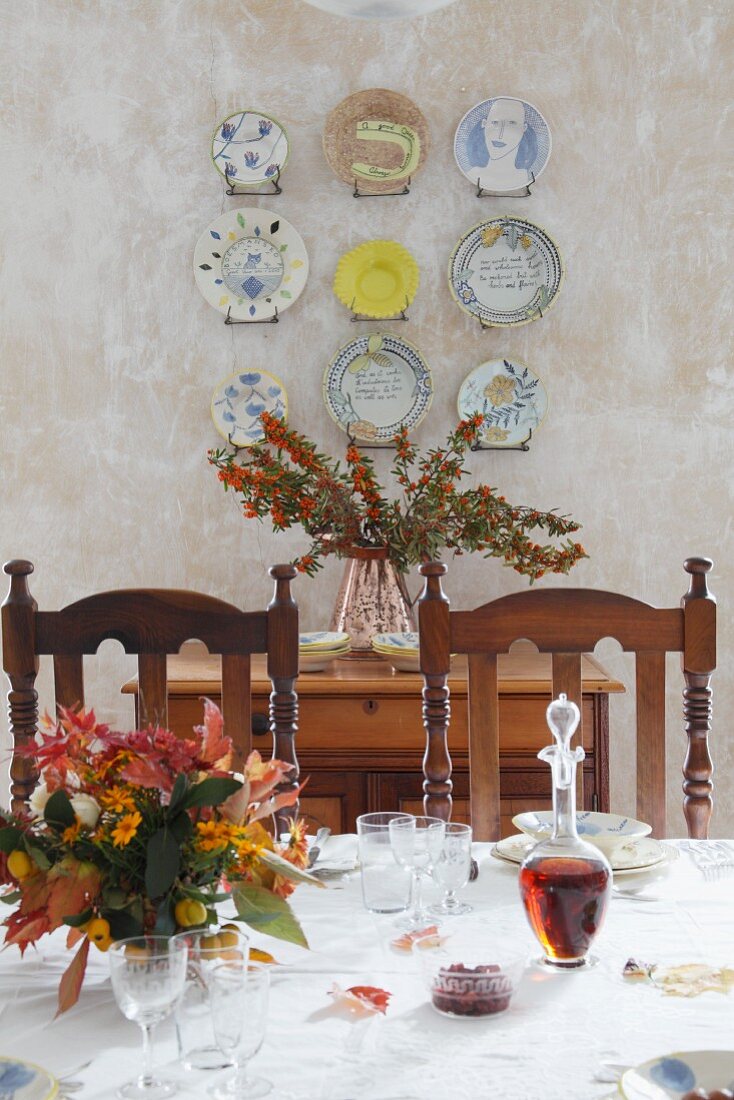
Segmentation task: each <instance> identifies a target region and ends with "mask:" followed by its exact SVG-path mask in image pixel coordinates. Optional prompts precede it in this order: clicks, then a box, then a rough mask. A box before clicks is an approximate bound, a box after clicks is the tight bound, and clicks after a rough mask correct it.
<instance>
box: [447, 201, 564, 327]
mask: <svg viewBox="0 0 734 1100" xmlns="http://www.w3.org/2000/svg"><path fill="white" fill-rule="evenodd" d="M562 281H563V262H562V260H561V254H560V252H559V251H558V247H557V246H556V244H555V242H554V241H552V240H551V238H550V237H549V236H548V234H547V233H546V232H545V230H544V229H541V228H540V226H539V225H535V224H534V223H533V222H529V221H526V220H525V219H524V218H489V219H488V220H487V221H483V222H479V223H478V224H477V225H474V226H472V228H471V229H470V230H469V231H468V232H467V233H465V234H464V236H463V237H462V238H461V240H460V241H459V243H458V244H457V246H456V248H455V249H454V251H453V254H452V256H451V259H450V260H449V287H450V288H451V294H452V296H453V298H454V301H455V302H456V303H457V305H459V306H460V307H461V309H463V310H464V311H465V312H466V313H469V314H471V315H472V317H476V318H478V320H479V321H480V322H481V323H482V325H486V326H488V327H492V326H505V325H526V324H528V322H530V321H535V320H537V319H538V318H539V317H542V316H543V314H544V313H545V312H546V311H547V310H548V309H550V307H551V305H552V304H553V303H554V302H555V300H556V298H557V296H558V291H559V290H560V288H561V283H562Z"/></svg>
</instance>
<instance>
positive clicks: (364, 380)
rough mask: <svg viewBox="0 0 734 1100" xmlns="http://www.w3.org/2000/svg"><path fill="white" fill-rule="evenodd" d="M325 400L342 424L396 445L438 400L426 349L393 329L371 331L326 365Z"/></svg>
mask: <svg viewBox="0 0 734 1100" xmlns="http://www.w3.org/2000/svg"><path fill="white" fill-rule="evenodd" d="M323 393H324V402H325V404H326V408H327V409H328V411H329V413H330V415H331V416H332V417H333V419H334V420H335V421H336V422H337V424H338V425H339V427H340V428H342V429H343V430H344V431H345V432H349V433H350V434H351V435H352V436H354V438H355V439H359V440H362V441H364V442H365V443H392V441H393V438H394V436H395V435H396V434H397V432H398V431H399V430H400V429H401V428H402V427H406V428H408V429H413V428H415V427H417V425H418V424H420V422H421V420H422V419H423V417H424V416H425V415H426V413H427V412H428V410H429V408H430V406H431V400H432V398H433V382H432V380H431V371H430V369H429V367H428V364H427V363H426V361H425V360H424V358H423V356H422V355H421V353H420V352H419V351H418V349H417V348H416V347H414V346H413V345H412V344H409V343H408V341H407V340H403V339H402V337H400V336H394V335H393V334H392V333H390V332H384V333H378V332H372V333H365V334H364V335H363V336H358V337H357V338H356V340H350V341H349V343H348V344H345V345H344V347H342V348H340V349H339V351H338V352H337V353H336V356H335V357H334V359H333V360H332V362H331V363H330V364H329V366H328V367H327V368H326V371H325V373H324V381H323Z"/></svg>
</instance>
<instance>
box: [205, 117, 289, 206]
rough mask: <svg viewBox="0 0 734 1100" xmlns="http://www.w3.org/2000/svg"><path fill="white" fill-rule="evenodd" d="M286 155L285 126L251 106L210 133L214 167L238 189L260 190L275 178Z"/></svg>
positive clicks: (226, 119)
mask: <svg viewBox="0 0 734 1100" xmlns="http://www.w3.org/2000/svg"><path fill="white" fill-rule="evenodd" d="M288 153H289V147H288V135H287V133H286V132H285V127H284V126H283V125H282V123H280V122H278V120H277V118H273V116H272V115H268V114H266V113H265V111H258V110H256V108H254V107H250V108H248V109H247V110H246V111H235V113H234V114H231V115H227V117H226V118H223V119H222V121H221V122H220V123H218V124H217V128H216V130H215V131H214V133H213V134H212V162H213V164H214V167H215V168H216V170H217V172H219V173H220V175H222V176H224V178H225V179H226V180H227V182H228V183H230V184H234V185H236V186H237V187H259V186H260V184H263V183H268V182H269V181H270V180H272V179H277V178H278V176H279V175H281V174H282V172H283V169H284V168H285V166H286V162H287V160H288Z"/></svg>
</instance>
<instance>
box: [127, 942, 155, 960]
mask: <svg viewBox="0 0 734 1100" xmlns="http://www.w3.org/2000/svg"><path fill="white" fill-rule="evenodd" d="M125 957H126V958H128V959H138V960H140V961H141V962H144V961H145V960H146V959H147V958H149V957H150V952H149V951H148V948H147V947H139V946H138V945H137V944H136V943H128V944H126V945H125Z"/></svg>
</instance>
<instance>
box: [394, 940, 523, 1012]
mask: <svg viewBox="0 0 734 1100" xmlns="http://www.w3.org/2000/svg"><path fill="white" fill-rule="evenodd" d="M488 939H489V937H488V934H487V930H486V928H485V929H477V930H476V931H475V932H469V931H468V930H467V929H462V930H461V931H459V932H457V933H456V934H451V935H447V936H446V938H445V940H444V942H443V943H442V944H441V945H440V946H439V947H430V946H426V944H422V943H421V941H420V940H418V941H416V943H415V944H414V945H413V957H414V959H415V960H416V963H417V966H418V969H419V971H420V973H421V976H422V979H423V984H424V985H425V987H426V989H427V991H428V996H429V998H430V1002H431V1005H432V1007H433V1008H434V1010H435V1011H436V1012H438V1013H439V1014H440V1015H441V1016H448V1017H450V1018H451V1019H454V1020H459V1019H460V1020H489V1019H491V1018H492V1017H493V1016H499V1015H501V1014H502V1013H503V1012H506V1011H507V1009H508V1008H509V1007H510V1002H511V1001H512V998H513V996H514V994H515V992H516V990H517V987H518V985H519V983H520V978H521V976H522V971H523V968H524V960H523V958H521V957H520V956H518V955H508V954H507V951H503V950H502V949H499V948H495V947H494V946H493V945H492V943H491V942H488Z"/></svg>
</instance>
